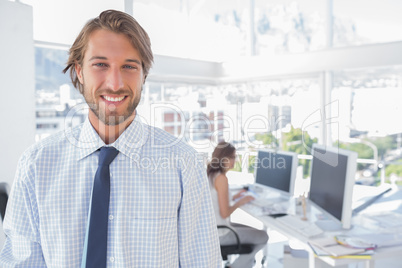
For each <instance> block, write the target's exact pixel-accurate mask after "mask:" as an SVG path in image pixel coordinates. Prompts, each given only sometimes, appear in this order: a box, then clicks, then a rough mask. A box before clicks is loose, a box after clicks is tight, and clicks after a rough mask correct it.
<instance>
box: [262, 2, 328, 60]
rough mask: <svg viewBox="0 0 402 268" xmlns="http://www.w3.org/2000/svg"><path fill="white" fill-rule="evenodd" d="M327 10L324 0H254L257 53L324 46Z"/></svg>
mask: <svg viewBox="0 0 402 268" xmlns="http://www.w3.org/2000/svg"><path fill="white" fill-rule="evenodd" d="M325 10H326V1H322V0H302V1H294V0H272V1H265V0H255V14H254V24H255V33H256V52H257V55H272V54H286V53H300V52H306V51H313V50H318V49H322V48H324V47H325V40H326V39H325V15H326V14H325Z"/></svg>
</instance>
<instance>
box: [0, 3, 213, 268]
mask: <svg viewBox="0 0 402 268" xmlns="http://www.w3.org/2000/svg"><path fill="white" fill-rule="evenodd" d="M152 61H153V55H152V51H151V48H150V41H149V37H148V35H147V34H146V32H145V31H144V30H143V29H142V28H141V26H140V25H139V24H138V23H137V22H136V21H135V20H134V19H133V18H132V17H131V16H129V15H127V14H125V13H123V12H119V11H113V10H108V11H104V12H102V13H101V14H100V15H99V17H97V18H95V19H93V20H90V21H89V22H88V23H87V24H86V25H85V27H84V28H83V29H82V31H81V33H80V34H79V35H78V37H77V39H76V41H75V42H74V44H73V46H72V47H71V49H70V57H69V60H68V63H67V64H68V65H67V67H66V69H65V70H64V72H66V71H68V70H70V75H71V79H72V82H73V84H74V86H75V87H77V88H78V89H79V90H80V92H81V93H82V94H83V96H84V98H85V100H86V102H87V103H88V106H89V108H90V109H89V115H88V120H86V122H85V123H84V124H83V125H81V126H79V127H77V128H74V129H72V130H69V131H65V132H63V133H60V134H56V135H54V136H52V137H50V138H48V139H45V140H43V141H41V142H39V143H37V144H35V145H33V146H32V147H30V148H29V149H28V150H27V151H26V152H25V153H24V154H23V156H22V157H21V159H20V162H19V164H18V169H17V174H16V178H15V181H14V184H13V189H12V191H11V194H10V198H9V203H8V207H7V214H6V218H5V221H4V230H5V233H6V235H7V239H6V242H5V246H4V248H3V250H2V252H1V254H0V266H1V267H106V266H108V267H205V268H210V267H220V265H221V258H220V250H219V241H218V237H217V230H216V223H215V219H214V214H213V208H212V203H211V198H210V193H209V188H208V182H207V178H206V174H205V169H204V167H203V166H202V164H201V163H200V162H199V161H197V157H196V153H195V151H194V150H193V149H192V148H190V147H189V146H187V145H185V144H184V143H182V142H181V141H178V140H176V139H175V138H174V137H172V136H171V135H169V134H167V133H166V132H163V131H162V130H159V129H157V128H153V127H150V126H148V125H145V124H143V123H142V122H141V121H140V120H139V118H138V115H137V114H136V110H135V109H136V107H137V105H138V103H139V101H140V98H141V91H142V86H143V84H144V82H145V79H146V76H147V74H148V71H149V69H150V67H151V64H152ZM105 148H106V149H105ZM116 149H117V150H116ZM105 151H114V152H115V153H114V155H113V157H111V158H110V159H109V160H111V161H109V163H107V164H103V162H102V163H101V161H103V160H101V159H105V156H102V154H104V152H105ZM102 157H103V158H102ZM108 157H110V155H109V156H106V158H108ZM98 158H99V160H98ZM98 162H99V167H98ZM101 167H102V168H105V167H106V170H107V171H106V172H104V170H103V169H102V170H103V171H100V170H101ZM104 174H106V175H104ZM104 176H107V177H108V179H107V180H105V179H104ZM94 177H95V179H94ZM97 178H100V179H99V183H100V184H98V181H97ZM94 181H95V182H94ZM105 181H107V183H108V184H110V185H108V187H109V188H108V190H107V191H108V194H107V197H102V198H101V201H97V200H99V199H96V198H98V196H99V194H98V189H100V188H97V187H104V185H103V183H105ZM101 184H102V186H98V185H101ZM105 185H106V184H105ZM95 189H96V190H95ZM102 189H104V188H102ZM102 191H103V190H102ZM109 191H110V195H109ZM104 198H107V199H108V200H109V204H108V205H107V202H106V208H105V207H103V208H99V207H98V206H101V203H104V200H106V199H104ZM94 211H96V213H95V212H94ZM105 211H106V212H105ZM98 214H105V215H106V220H105V223H103V222H102V221H101V220H97V218H96V217H98V216H99V215H98ZM92 217H94V218H92ZM100 226H105V229H104V230H105V235H99V234H98V233H96V234H95V231H94V230H95V229H94V228H100ZM102 228H103V227H102ZM93 237H96V239H97V240H93ZM94 241H95V242H94ZM102 241H105V244H107V246H106V245H105V246H104V249H103V250H104V251H103V252H104V253H101V254H99V253H92V255H91V254H90V252H93V251H94V250H95V248H97V247H98V246H100V244H102V243H103V242H102ZM98 244H99V245H98ZM96 250H97V249H96ZM95 252H102V251H95ZM93 258H97V260H96V261H95V262H93V260H92V259H93ZM91 263H92V266H90V265H91ZM93 263H96V264H93ZM100 263H102V264H100Z"/></svg>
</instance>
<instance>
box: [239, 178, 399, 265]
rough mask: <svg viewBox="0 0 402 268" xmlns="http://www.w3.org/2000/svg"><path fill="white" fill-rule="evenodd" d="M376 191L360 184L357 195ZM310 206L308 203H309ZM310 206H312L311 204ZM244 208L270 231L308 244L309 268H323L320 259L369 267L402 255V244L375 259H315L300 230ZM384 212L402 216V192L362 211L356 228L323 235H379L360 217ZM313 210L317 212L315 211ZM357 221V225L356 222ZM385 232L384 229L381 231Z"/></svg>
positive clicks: (383, 250) (384, 250)
mask: <svg viewBox="0 0 402 268" xmlns="http://www.w3.org/2000/svg"><path fill="white" fill-rule="evenodd" d="M372 190H373V189H372V188H367V186H359V185H357V186H356V187H355V190H354V192H355V194H360V193H361V191H363V192H365V193H368V192H370V191H371V192H373V191H372ZM307 204H308V202H307ZM308 205H309V204H308ZM241 209H242V210H243V211H245V212H247V213H248V214H250V215H251V216H253V217H255V218H258V219H259V220H261V221H262V222H263V223H264V225H265V226H266V227H267V228H269V229H273V230H276V231H278V232H280V233H282V234H283V235H285V236H286V237H288V238H289V239H296V240H297V241H300V242H302V244H303V245H305V249H306V250H307V251H308V252H309V255H310V257H309V266H310V267H311V268H312V267H315V268H318V267H320V261H317V259H320V260H321V261H323V262H325V263H327V264H329V265H331V266H340V265H345V264H351V263H358V262H365V263H366V267H374V263H375V260H376V259H380V258H390V257H394V256H397V255H398V254H400V253H401V252H402V244H400V245H396V246H390V247H379V248H377V249H376V250H375V253H374V255H372V257H371V259H336V258H331V257H314V254H313V252H312V250H311V248H310V247H309V246H308V244H307V242H308V240H309V238H308V237H306V236H303V235H301V234H300V233H298V232H297V231H295V230H293V229H291V228H288V227H287V226H284V225H283V224H280V222H279V221H277V220H276V219H275V218H273V217H270V216H267V215H261V213H257V214H256V213H255V211H253V210H252V209H250V205H246V206H244V207H241ZM307 210H308V213H307V217H308V219H309V221H312V222H313V221H314V220H312V219H314V218H315V216H314V215H310V213H315V212H316V211H315V210H314V209H310V208H309V207H308V209H307ZM384 210H392V211H393V212H396V213H401V214H402V191H401V190H398V189H393V190H391V191H390V192H388V193H386V194H385V195H384V196H383V197H382V198H380V199H379V200H378V201H377V202H375V203H374V204H372V205H371V206H369V207H368V208H366V209H365V210H363V211H361V212H360V213H359V214H358V215H357V216H356V217H354V218H353V220H352V223H353V226H352V228H351V229H350V230H340V231H335V232H326V233H324V234H322V235H321V236H325V235H331V234H333V235H336V234H340V233H343V234H349V235H353V234H365V233H367V234H369V233H370V232H371V233H373V232H378V231H379V230H373V229H367V226H366V227H365V226H360V225H359V221H358V219H359V217H362V215H365V214H366V215H367V213H368V214H370V213H376V212H377V211H384ZM301 211H302V210H301V208H300V207H297V209H296V215H299V216H300V217H301V216H302V212H301ZM312 211H313V212H312ZM356 222H357V223H356ZM380 231H383V230H380ZM398 233H399V234H400V235H402V225H401V228H400V229H398Z"/></svg>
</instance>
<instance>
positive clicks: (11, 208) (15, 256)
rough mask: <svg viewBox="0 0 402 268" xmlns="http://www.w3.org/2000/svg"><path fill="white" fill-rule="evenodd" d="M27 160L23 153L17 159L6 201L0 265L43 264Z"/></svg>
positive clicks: (34, 200) (37, 265)
mask: <svg viewBox="0 0 402 268" xmlns="http://www.w3.org/2000/svg"><path fill="white" fill-rule="evenodd" d="M28 161H29V160H28ZM28 161H27V158H26V157H24V156H23V157H22V158H21V159H20V161H19V163H18V167H17V173H16V176H15V180H14V183H13V186H12V189H11V192H10V196H9V199H8V202H7V213H6V217H5V219H4V223H3V228H4V232H5V234H6V240H5V243H4V247H3V249H2V251H1V253H0V267H46V264H45V261H44V258H43V254H42V248H41V245H40V238H39V237H40V236H39V231H38V225H39V224H38V223H39V220H38V210H37V204H36V198H35V190H34V184H33V177H34V175H33V174H34V173H33V169H32V168H31V167H32V165H30V164H29V163H27V162H28Z"/></svg>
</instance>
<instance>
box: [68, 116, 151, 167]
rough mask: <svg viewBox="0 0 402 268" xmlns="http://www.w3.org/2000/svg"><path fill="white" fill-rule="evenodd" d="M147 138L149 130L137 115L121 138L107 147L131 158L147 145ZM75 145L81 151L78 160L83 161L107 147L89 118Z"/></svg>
mask: <svg viewBox="0 0 402 268" xmlns="http://www.w3.org/2000/svg"><path fill="white" fill-rule="evenodd" d="M147 137H148V129H147V127H146V125H145V124H144V123H142V121H141V119H140V116H139V115H138V114H137V115H136V116H135V118H134V120H133V122H131V124H130V125H129V126H128V127H127V128H126V129H125V130H124V131H123V133H122V134H121V135H120V136H119V138H118V139H117V140H116V141H115V142H113V143H112V144H109V145H107V146H112V147H114V148H116V149H117V150H119V152H120V153H122V154H124V155H126V156H127V157H128V158H130V157H131V156H132V154H133V152H135V151H137V150H139V149H140V148H141V147H142V146H143V145H144V144H145V142H146V141H147ZM75 143H76V144H75V146H76V147H78V148H79V149H80V150H79V152H78V159H77V160H81V159H83V158H85V157H87V156H88V155H90V154H92V153H93V152H95V151H97V150H98V149H99V148H101V147H103V146H106V144H105V143H104V142H103V140H102V139H101V138H100V137H99V135H98V133H97V132H96V130H95V129H94V128H93V126H92V124H91V122H90V121H89V119H88V118H87V119H86V120H85V122H84V124H83V127H82V129H81V133H80V135H79V138H78V140H76V142H75Z"/></svg>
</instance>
